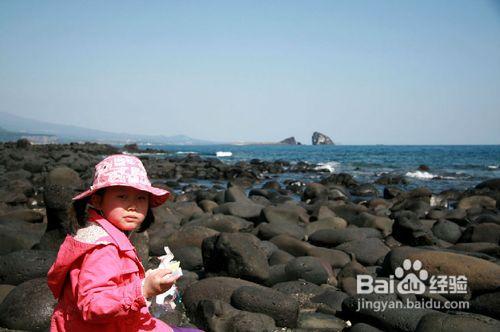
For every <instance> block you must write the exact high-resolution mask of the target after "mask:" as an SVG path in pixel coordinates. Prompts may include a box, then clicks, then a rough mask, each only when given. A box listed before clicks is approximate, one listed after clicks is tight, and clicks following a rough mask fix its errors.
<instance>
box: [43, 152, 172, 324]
mask: <svg viewBox="0 0 500 332" xmlns="http://www.w3.org/2000/svg"><path fill="white" fill-rule="evenodd" d="M169 195H170V193H169V192H168V191H166V190H163V189H159V188H155V187H152V186H151V183H150V182H149V180H148V176H147V173H146V170H145V169H144V166H143V165H142V162H141V161H140V160H139V159H138V158H136V157H133V156H129V155H112V156H109V157H107V158H105V159H104V160H103V161H101V162H100V163H98V164H97V165H96V167H95V175H94V182H93V184H92V186H91V187H90V189H89V190H87V191H85V192H83V193H81V194H80V195H78V196H76V197H74V198H73V210H74V213H75V219H76V224H77V226H78V227H77V228H78V229H77V230H76V232H75V234H73V235H68V236H67V237H66V239H65V240H64V242H63V244H62V245H61V248H60V249H59V253H58V255H57V259H56V261H55V263H54V264H53V265H52V267H51V268H50V271H49V273H48V284H49V287H50V289H51V291H52V293H53V294H54V296H55V297H56V298H57V299H58V304H57V306H56V307H55V309H54V313H53V315H52V319H51V331H92V330H94V331H166V332H167V331H168V332H171V331H173V330H172V328H171V327H170V326H168V325H167V324H165V323H163V322H162V321H160V320H157V319H155V318H153V317H152V316H151V315H150V314H149V312H148V308H147V306H146V299H148V298H151V297H153V296H155V295H158V294H160V293H163V292H165V291H167V290H168V289H169V288H170V287H171V286H172V285H173V284H174V282H175V280H176V277H172V276H169V274H170V272H171V271H169V270H168V269H158V270H154V271H148V272H147V273H144V268H143V267H142V264H141V262H140V260H139V258H138V257H137V252H136V250H135V248H134V247H133V245H132V244H131V243H130V241H129V239H128V236H127V235H128V234H129V232H130V231H132V230H135V229H138V230H139V231H142V230H145V229H146V228H147V227H148V226H149V225H150V224H151V223H152V221H153V220H154V217H153V214H152V212H151V208H152V207H156V206H159V205H161V204H163V203H164V202H165V201H166V200H167V198H168V197H169Z"/></svg>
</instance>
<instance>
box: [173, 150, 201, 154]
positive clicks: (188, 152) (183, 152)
mask: <svg viewBox="0 0 500 332" xmlns="http://www.w3.org/2000/svg"><path fill="white" fill-rule="evenodd" d="M191 153H194V154H198V152H195V151H177V152H176V154H191Z"/></svg>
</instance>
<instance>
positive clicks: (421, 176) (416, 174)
mask: <svg viewBox="0 0 500 332" xmlns="http://www.w3.org/2000/svg"><path fill="white" fill-rule="evenodd" d="M405 175H406V176H407V177H410V178H416V179H421V180H431V179H433V178H435V177H438V176H437V175H434V174H432V173H429V172H425V171H415V172H408V173H406V174H405Z"/></svg>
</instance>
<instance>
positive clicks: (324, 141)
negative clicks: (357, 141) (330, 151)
mask: <svg viewBox="0 0 500 332" xmlns="http://www.w3.org/2000/svg"><path fill="white" fill-rule="evenodd" d="M312 144H313V145H334V144H335V143H333V141H332V139H331V138H330V137H328V136H326V135H325V134H322V133H320V132H317V131H315V132H314V133H313V135H312Z"/></svg>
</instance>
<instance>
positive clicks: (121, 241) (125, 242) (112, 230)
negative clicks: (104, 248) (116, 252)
mask: <svg viewBox="0 0 500 332" xmlns="http://www.w3.org/2000/svg"><path fill="white" fill-rule="evenodd" d="M89 221H93V222H96V223H98V224H99V225H100V226H101V227H102V228H104V230H105V231H106V232H107V233H108V234H109V236H110V237H111V238H112V239H113V241H114V243H115V244H116V245H117V246H118V248H119V249H120V250H122V251H127V250H134V246H133V245H132V243H130V240H129V239H128V237H127V236H126V235H125V233H123V232H122V231H121V230H119V229H118V228H117V227H116V226H115V225H113V224H112V223H110V222H109V221H108V220H107V219H106V218H104V217H103V216H101V215H100V214H99V213H98V212H97V211H96V210H94V209H89Z"/></svg>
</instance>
